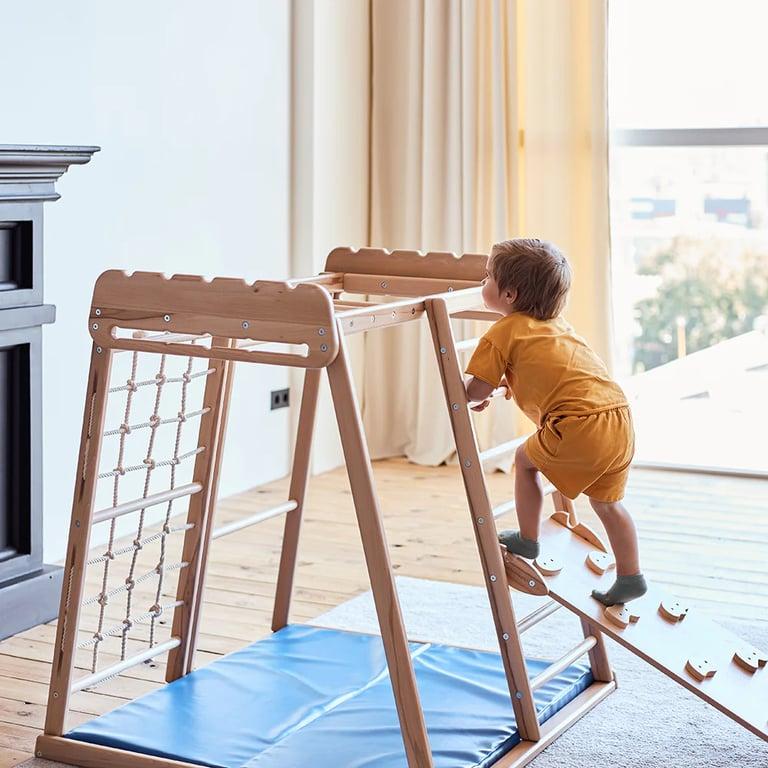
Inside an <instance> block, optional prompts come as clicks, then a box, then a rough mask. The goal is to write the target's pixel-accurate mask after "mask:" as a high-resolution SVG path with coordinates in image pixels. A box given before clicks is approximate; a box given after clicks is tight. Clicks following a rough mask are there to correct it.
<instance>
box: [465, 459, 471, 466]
mask: <svg viewBox="0 0 768 768" xmlns="http://www.w3.org/2000/svg"><path fill="white" fill-rule="evenodd" d="M464 466H465V467H471V466H472V462H471V461H470V460H469V459H467V460H466V461H465V462H464Z"/></svg>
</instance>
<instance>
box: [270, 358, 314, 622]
mask: <svg viewBox="0 0 768 768" xmlns="http://www.w3.org/2000/svg"><path fill="white" fill-rule="evenodd" d="M322 372H323V371H322V368H307V369H306V371H305V373H304V390H303V392H302V395H301V408H300V410H299V421H298V427H297V429H296V443H295V445H294V448H293V467H292V469H291V486H290V489H289V491H288V498H289V499H290V500H292V501H295V502H296V509H293V510H291V511H290V512H288V514H287V515H286V517H285V527H284V529H283V546H282V550H281V552H280V567H279V569H278V572H277V586H276V588H275V606H274V609H273V612H272V631H273V632H277V630H278V629H282V628H283V627H284V626H285V625H286V624H287V623H288V612H289V610H290V607H291V593H292V591H293V579H294V575H295V573H296V555H297V552H298V548H299V532H300V530H301V516H302V512H303V510H304V497H305V495H306V493H307V481H308V479H309V463H310V459H311V456H312V434H313V432H314V428H315V412H316V411H317V396H318V392H319V390H320V378H321V375H322Z"/></svg>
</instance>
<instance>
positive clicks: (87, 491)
mask: <svg viewBox="0 0 768 768" xmlns="http://www.w3.org/2000/svg"><path fill="white" fill-rule="evenodd" d="M110 367H111V353H110V352H109V350H102V351H101V352H98V351H97V347H96V346H95V345H94V347H93V349H92V351H91V367H90V372H89V374H88V385H87V389H86V396H85V411H84V414H83V429H82V433H81V437H80V452H79V457H78V462H77V476H76V478H75V492H74V499H73V501H72V519H71V521H70V524H69V541H68V544H67V558H66V561H65V564H64V584H63V587H62V590H61V606H60V609H59V621H58V625H57V627H56V645H55V646H54V656H53V666H52V668H51V684H50V688H49V689H48V709H47V711H46V716H45V733H46V734H48V735H51V736H60V735H61V734H62V733H64V730H65V725H66V716H67V710H68V708H69V698H70V687H71V685H72V669H73V665H74V654H75V650H76V647H77V627H78V624H79V620H80V610H81V606H80V603H81V600H82V593H83V584H84V582H85V568H86V561H87V559H88V547H89V542H90V535H91V519H92V517H93V503H94V498H95V494H96V482H97V475H98V467H99V455H100V453H101V433H102V432H103V431H104V415H105V411H106V407H105V406H106V402H107V389H108V387H109V372H110Z"/></svg>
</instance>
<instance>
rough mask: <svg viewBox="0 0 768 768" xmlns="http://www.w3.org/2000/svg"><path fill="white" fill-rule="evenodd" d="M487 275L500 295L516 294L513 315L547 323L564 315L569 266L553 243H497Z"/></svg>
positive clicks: (568, 284)
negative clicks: (510, 292)
mask: <svg viewBox="0 0 768 768" xmlns="http://www.w3.org/2000/svg"><path fill="white" fill-rule="evenodd" d="M488 271H489V272H490V273H491V275H492V276H493V279H494V281H495V282H496V285H497V286H498V287H499V291H500V292H504V291H509V290H514V291H517V297H516V298H515V301H514V304H513V305H512V309H513V310H514V311H515V312H522V313H523V314H526V315H530V316H531V317H534V318H536V319H537V320H550V319H551V318H553V317H557V316H558V315H559V314H560V313H561V312H562V311H563V308H564V307H565V301H566V298H567V296H568V291H569V290H570V288H571V265H570V264H569V263H568V259H566V258H565V255H564V254H563V253H562V251H560V249H559V248H557V246H555V245H553V244H552V243H549V242H547V241H546V240H537V239H534V238H523V237H519V238H515V239H514V240H504V241H502V242H500V243H496V245H494V246H493V248H492V249H491V257H490V259H489V260H488Z"/></svg>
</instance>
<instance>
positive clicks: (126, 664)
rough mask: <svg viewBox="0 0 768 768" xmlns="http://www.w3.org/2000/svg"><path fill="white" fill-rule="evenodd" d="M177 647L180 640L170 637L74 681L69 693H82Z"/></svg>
mask: <svg viewBox="0 0 768 768" xmlns="http://www.w3.org/2000/svg"><path fill="white" fill-rule="evenodd" d="M179 645H181V639H180V638H178V637H172V638H171V639H170V640H166V641H165V642H164V643H158V644H157V645H155V646H153V647H152V648H147V650H146V651H143V652H142V653H137V654H136V655H135V656H131V657H130V658H128V659H123V660H122V661H119V662H118V663H117V664H113V665H112V666H111V667H107V668H106V669H102V670H100V671H99V672H94V673H93V674H92V675H88V676H86V677H81V678H80V679H79V680H75V682H74V683H73V684H72V687H71V688H70V692H71V693H77V691H82V690H83V688H90V687H91V686H94V685H97V684H98V683H101V682H103V681H104V680H106V679H107V678H108V677H113V676H114V675H119V674H120V673H121V672H125V670H126V669H130V668H131V667H135V666H137V665H139V664H142V663H144V662H145V661H149V660H150V659H154V658H155V656H160V655H161V654H163V653H167V652H168V651H170V650H172V649H173V648H177V647H178V646H179Z"/></svg>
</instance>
